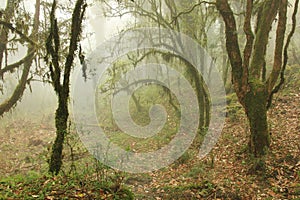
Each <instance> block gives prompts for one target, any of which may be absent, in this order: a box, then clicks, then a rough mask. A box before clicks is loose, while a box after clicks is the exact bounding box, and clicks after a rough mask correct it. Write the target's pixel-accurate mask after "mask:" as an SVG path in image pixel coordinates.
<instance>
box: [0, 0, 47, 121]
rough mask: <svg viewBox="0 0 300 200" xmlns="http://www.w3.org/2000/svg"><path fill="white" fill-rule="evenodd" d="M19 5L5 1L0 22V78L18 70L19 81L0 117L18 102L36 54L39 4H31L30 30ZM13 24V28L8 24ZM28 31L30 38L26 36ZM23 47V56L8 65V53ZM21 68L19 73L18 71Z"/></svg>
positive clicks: (1, 109)
mask: <svg viewBox="0 0 300 200" xmlns="http://www.w3.org/2000/svg"><path fill="white" fill-rule="evenodd" d="M20 2H21V1H9V0H8V1H7V6H6V9H5V10H4V12H3V13H2V16H1V19H0V25H1V26H0V28H1V29H0V78H1V79H2V81H3V82H4V81H5V77H4V76H5V74H7V73H13V72H14V71H18V70H21V71H22V75H21V78H20V80H19V82H18V84H17V86H16V87H15V89H14V91H13V92H12V94H11V95H10V97H9V98H8V99H6V100H5V101H4V102H3V103H1V104H0V115H3V114H4V113H5V112H8V111H9V110H10V109H11V108H13V107H14V106H15V105H16V103H17V102H18V101H19V100H20V99H21V97H22V95H23V93H24V90H25V88H26V84H27V83H29V81H30V80H29V79H30V78H29V74H30V68H31V66H32V64H33V60H34V59H35V57H36V56H37V54H38V46H39V45H38V38H39V37H38V35H39V24H40V20H39V19H40V6H41V4H40V0H36V2H35V14H34V18H33V25H32V26H31V25H30V23H31V20H30V15H29V14H28V13H26V12H25V11H23V12H22V11H20V8H19V4H20ZM12 21H15V22H14V24H12V23H11V22H12ZM30 29H31V33H30V35H28V32H29V30H30ZM23 44H26V45H27V54H26V55H25V56H24V57H23V58H22V59H20V60H19V61H17V62H15V63H12V64H8V56H9V52H12V53H13V52H14V51H17V50H18V48H19V46H21V45H23ZM21 67H23V69H21Z"/></svg>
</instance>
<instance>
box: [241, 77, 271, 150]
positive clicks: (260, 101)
mask: <svg viewBox="0 0 300 200" xmlns="http://www.w3.org/2000/svg"><path fill="white" fill-rule="evenodd" d="M267 98H268V94H267V92H266V90H265V87H264V85H263V84H261V83H255V84H254V83H251V84H250V91H249V92H248V93H247V95H246V97H245V110H246V114H247V118H248V120H249V125H250V132H251V136H250V142H249V147H250V150H251V152H252V153H253V154H254V155H264V154H265V153H267V150H268V148H269V146H270V134H269V130H268V122H267V107H266V102H267Z"/></svg>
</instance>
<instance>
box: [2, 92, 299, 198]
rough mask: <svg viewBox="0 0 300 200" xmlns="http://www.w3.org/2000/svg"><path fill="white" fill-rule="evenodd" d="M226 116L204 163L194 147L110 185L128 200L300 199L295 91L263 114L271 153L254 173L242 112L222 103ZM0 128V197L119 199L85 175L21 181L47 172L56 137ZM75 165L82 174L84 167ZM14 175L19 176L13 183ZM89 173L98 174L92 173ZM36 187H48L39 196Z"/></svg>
mask: <svg viewBox="0 0 300 200" xmlns="http://www.w3.org/2000/svg"><path fill="white" fill-rule="evenodd" d="M228 112H229V117H227V119H226V124H225V127H224V129H223V133H222V136H221V137H220V139H219V141H218V143H217V145H216V146H215V147H214V148H213V150H212V151H211V153H210V154H209V155H208V156H207V157H205V158H204V159H202V160H199V159H197V157H196V156H195V155H196V152H197V151H196V150H197V149H196V148H194V150H193V149H191V150H189V151H188V152H187V153H186V154H184V155H183V156H182V157H181V158H180V159H179V160H178V161H176V162H175V163H174V164H172V165H171V166H169V167H167V168H164V169H161V170H158V171H156V172H152V173H145V174H124V173H120V174H121V175H120V174H119V175H116V176H118V177H117V178H115V179H114V180H113V181H112V182H115V181H120V185H122V187H125V188H129V189H130V190H131V191H132V192H133V193H134V196H135V199H155V200H160V199H162V200H164V199H300V87H299V86H296V87H291V88H289V89H286V90H284V92H281V93H279V94H277V95H276V96H275V98H274V102H273V107H272V108H271V109H270V111H269V124H270V127H271V137H272V140H271V148H270V152H269V154H268V155H267V157H266V163H265V165H264V166H262V169H261V170H260V171H258V172H257V171H255V170H253V166H254V165H255V164H257V163H256V162H258V161H257V160H256V159H255V158H253V157H252V156H251V155H250V154H249V153H248V151H247V143H248V138H249V127H248V124H247V122H246V119H245V115H244V113H243V111H242V109H241V108H240V106H239V105H238V104H237V103H236V102H235V103H232V104H231V105H229V106H228ZM0 125H1V129H0V160H1V162H0V177H1V180H0V199H17V198H18V197H20V193H26V192H28V195H27V198H29V197H31V198H32V199H60V198H62V197H65V198H66V199H93V198H96V197H95V196H93V195H91V194H90V193H98V196H97V198H98V197H99V198H100V197H101V198H102V199H123V198H122V197H121V196H120V195H119V196H118V197H117V195H115V196H112V195H110V194H108V193H109V192H107V191H110V192H112V193H113V192H116V191H120V188H117V189H116V188H115V190H114V189H111V190H107V191H103V190H102V189H99V187H101V186H99V185H98V186H95V185H92V184H91V185H90V186H91V187H94V188H88V185H87V184H86V185H85V184H84V180H85V181H86V182H89V178H87V176H84V177H76V178H77V179H78V181H73V182H72V184H70V182H71V181H70V180H66V178H61V179H59V178H53V177H48V176H47V175H42V176H37V177H39V178H38V179H39V180H38V181H35V182H32V179H31V180H30V181H29V182H28V181H27V182H26V178H30V177H36V175H33V174H34V172H39V173H41V174H46V172H47V171H46V168H47V162H46V160H47V157H48V156H49V155H48V154H49V147H50V146H51V141H53V139H54V136H55V130H54V128H53V123H48V122H47V123H43V122H41V123H40V122H39V123H36V122H31V121H28V120H23V121H20V120H15V121H14V120H12V121H8V122H6V123H3V124H0ZM76 156H77V157H78V158H77V159H78V160H80V159H84V157H89V155H88V154H87V153H86V152H85V153H82V154H80V155H76ZM82 163H84V164H83V165H85V166H84V167H83V168H84V169H85V170H86V171H88V166H87V165H88V164H87V162H86V161H83V162H82ZM77 165H79V164H77ZM79 168H80V167H78V169H77V170H78V171H79ZM102 170H104V171H105V172H106V173H107V171H109V169H106V168H102ZM64 173H65V172H64ZM16 174H25V177H24V176H23V177H22V178H20V179H18V178H16V177H17V176H16ZM95 174H98V175H99V174H100V175H101V174H102V175H103V173H101V172H100V173H92V174H91V176H93V175H95ZM116 174H117V173H116ZM20 176H21V175H20ZM62 177H63V176H62ZM69 178H70V177H69ZM81 178H83V179H84V180H80V179H81ZM106 178H107V177H106ZM22 182H26V184H27V185H26V184H24V183H22ZM121 182H122V183H121ZM56 185H61V186H57V187H55V186H56ZM66 185H68V186H66ZM32 187H39V188H37V189H36V190H33V189H32ZM43 187H48V188H49V189H48V190H47V189H45V191H44V192H42V193H43V195H41V191H40V190H41V188H43ZM113 187H116V186H114V185H113V184H112V185H110V188H113ZM29 188H30V189H29ZM64 190H70V191H64ZM71 190H74V191H71ZM60 191H62V192H60ZM88 194H89V195H88ZM18 195H19V196H18ZM22 197H24V196H22ZM129 199H130V198H129Z"/></svg>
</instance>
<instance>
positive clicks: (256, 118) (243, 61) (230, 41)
mask: <svg viewBox="0 0 300 200" xmlns="http://www.w3.org/2000/svg"><path fill="white" fill-rule="evenodd" d="M254 3H257V1H256V2H254V1H253V0H247V3H246V12H245V18H244V33H245V36H246V39H247V41H246V45H245V47H244V51H243V56H242V53H241V51H240V43H239V41H238V36H237V26H236V19H235V16H234V13H233V11H232V9H231V7H230V5H229V3H228V1H227V0H217V1H216V7H217V9H218V10H219V12H220V14H221V16H222V18H223V20H224V23H225V33H226V49H227V52H228V56H229V59H230V63H231V67H232V82H233V85H234V89H235V92H236V94H237V96H238V99H239V102H240V103H241V104H242V106H243V107H244V109H245V112H246V115H247V118H248V120H249V124H250V132H251V136H250V143H249V144H250V150H251V152H252V153H253V154H254V155H255V156H256V157H258V158H262V157H263V156H264V155H265V154H266V153H267V152H268V149H269V146H270V133H269V127H268V122H267V107H268V102H271V100H272V95H273V94H274V93H275V92H276V91H278V88H280V86H281V84H282V81H283V76H281V81H280V83H279V85H277V86H276V83H277V80H278V79H279V76H280V73H281V74H283V73H284V69H285V66H286V64H287V59H288V57H287V49H288V46H289V43H290V40H291V38H292V36H293V34H294V31H295V25H296V14H297V10H298V3H299V0H296V1H295V7H294V13H293V26H292V30H291V32H290V34H289V35H288V38H287V41H286V43H285V44H284V42H285V33H286V24H287V8H288V1H287V0H265V1H261V2H259V4H258V5H255V6H256V7H257V9H256V10H257V11H256V12H257V13H255V10H254ZM254 14H256V17H257V22H256V28H255V30H254V31H253V30H252V29H253V28H252V17H253V15H254ZM275 21H276V22H277V30H276V39H275V51H274V58H273V66H272V70H271V73H270V74H269V75H268V77H267V76H266V73H265V70H266V52H267V50H268V49H267V45H268V42H269V34H270V31H271V28H272V27H273V26H274V24H275ZM282 60H283V61H282Z"/></svg>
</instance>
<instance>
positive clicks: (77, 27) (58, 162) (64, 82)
mask: <svg viewBox="0 0 300 200" xmlns="http://www.w3.org/2000/svg"><path fill="white" fill-rule="evenodd" d="M86 6H87V5H86V3H85V1H84V0H77V1H76V5H75V8H74V11H73V14H72V24H71V30H72V32H71V33H70V40H69V42H70V43H69V51H68V54H67V55H66V59H65V63H64V67H61V66H60V61H62V60H63V57H64V56H63V55H60V49H61V46H60V35H59V27H58V23H57V19H56V17H55V10H56V0H54V1H53V4H52V10H51V14H50V21H51V27H50V33H49V36H48V39H47V42H46V48H47V56H46V63H48V64H49V68H50V75H51V79H52V85H53V87H54V90H55V92H56V94H57V96H58V108H57V110H56V115H55V126H56V139H55V141H54V144H53V146H52V154H51V158H50V161H49V172H50V173H51V174H56V175H57V174H58V173H59V171H60V169H61V166H62V151H63V144H64V139H65V135H66V133H67V128H68V117H69V110H68V101H69V93H70V86H69V85H70V74H71V69H72V65H73V62H74V57H75V52H76V50H77V48H78V44H77V43H78V41H79V38H80V34H81V29H82V21H83V17H84V13H85V9H86Z"/></svg>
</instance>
